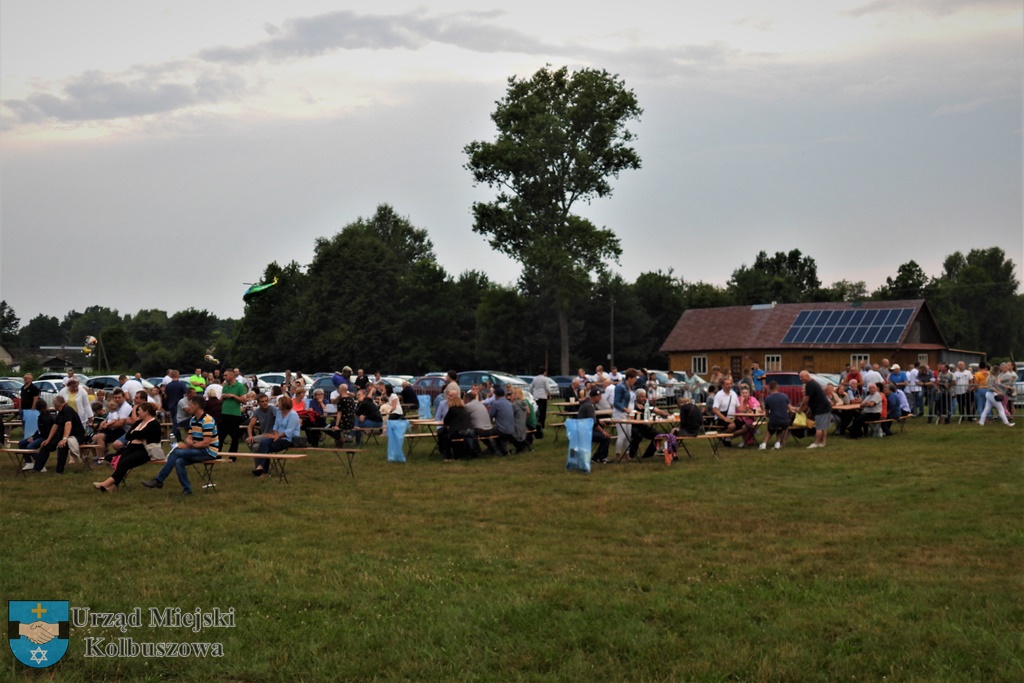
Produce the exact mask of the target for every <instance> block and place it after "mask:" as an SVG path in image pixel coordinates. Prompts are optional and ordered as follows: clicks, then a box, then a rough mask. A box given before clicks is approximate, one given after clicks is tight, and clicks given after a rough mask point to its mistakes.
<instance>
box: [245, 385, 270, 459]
mask: <svg viewBox="0 0 1024 683" xmlns="http://www.w3.org/2000/svg"><path fill="white" fill-rule="evenodd" d="M276 421H277V406H272V405H270V397H269V396H267V395H266V394H259V395H258V396H256V409H255V410H253V411H252V418H250V419H249V426H248V427H246V432H245V443H246V444H248V446H249V450H250V451H251V452H253V453H256V452H258V451H259V447H260V442H261V441H265V440H266V439H268V438H270V437H268V436H267V434H269V433H270V432H272V431H274V423H275V422H276ZM257 432H258V433H257Z"/></svg>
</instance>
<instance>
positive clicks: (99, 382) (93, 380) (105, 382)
mask: <svg viewBox="0 0 1024 683" xmlns="http://www.w3.org/2000/svg"><path fill="white" fill-rule="evenodd" d="M61 386H63V384H62V385H61ZM85 386H87V387H88V388H89V389H91V390H92V391H90V393H92V392H93V391H96V390H97V389H102V390H103V391H111V390H113V389H117V388H119V387H120V386H121V382H120V381H118V375H96V376H95V377H90V378H89V379H88V380H86V382H85ZM142 387H143V388H144V389H145V390H146V391H149V390H150V389H152V388H153V383H152V382H150V381H149V380H146V379H144V380H142ZM58 391H59V389H58Z"/></svg>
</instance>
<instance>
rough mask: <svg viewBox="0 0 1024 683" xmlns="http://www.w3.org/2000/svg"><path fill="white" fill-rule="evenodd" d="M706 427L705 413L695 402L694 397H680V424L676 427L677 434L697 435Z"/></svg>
mask: <svg viewBox="0 0 1024 683" xmlns="http://www.w3.org/2000/svg"><path fill="white" fill-rule="evenodd" d="M703 428H704V415H703V413H702V412H701V410H700V406H698V405H697V404H696V403H694V402H693V399H691V398H687V397H685V396H684V397H683V398H681V399H679V426H678V427H676V430H675V432H676V436H697V435H699V434H700V432H701V430H702V429H703Z"/></svg>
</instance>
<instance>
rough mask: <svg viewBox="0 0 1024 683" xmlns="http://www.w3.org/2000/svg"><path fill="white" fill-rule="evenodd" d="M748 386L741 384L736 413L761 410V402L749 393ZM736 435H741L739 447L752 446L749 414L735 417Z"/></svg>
mask: <svg viewBox="0 0 1024 683" xmlns="http://www.w3.org/2000/svg"><path fill="white" fill-rule="evenodd" d="M750 392H751V390H750V387H749V386H747V385H745V384H744V385H743V388H742V389H740V402H739V405H738V406H737V408H736V412H737V413H756V412H757V411H759V410H761V404H760V402H758V400H757V399H756V398H754V397H753V396H752V395H751V393H750ZM736 422H737V425H736V436H740V437H743V441H742V442H740V448H743V447H744V446H753V445H754V443H755V441H754V418H753V417H751V416H749V415H739V416H737V418H736Z"/></svg>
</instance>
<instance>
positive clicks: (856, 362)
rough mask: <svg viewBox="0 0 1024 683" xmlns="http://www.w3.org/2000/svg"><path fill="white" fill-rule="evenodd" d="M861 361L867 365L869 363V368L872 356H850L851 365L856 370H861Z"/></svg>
mask: <svg viewBox="0 0 1024 683" xmlns="http://www.w3.org/2000/svg"><path fill="white" fill-rule="evenodd" d="M861 361H864V362H865V363H867V365H868V367H871V354H869V353H851V354H850V365H852V366H853V368H854V369H855V370H859V369H860V362H861Z"/></svg>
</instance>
